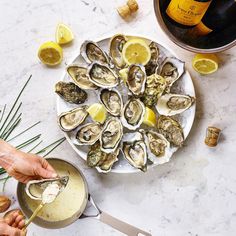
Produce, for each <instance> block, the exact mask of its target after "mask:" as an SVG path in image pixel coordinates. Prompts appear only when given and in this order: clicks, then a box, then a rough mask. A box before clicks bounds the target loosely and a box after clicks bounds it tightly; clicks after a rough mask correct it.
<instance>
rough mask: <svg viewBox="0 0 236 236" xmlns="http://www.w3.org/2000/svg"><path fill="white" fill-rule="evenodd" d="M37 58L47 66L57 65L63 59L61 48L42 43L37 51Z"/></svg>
mask: <svg viewBox="0 0 236 236" xmlns="http://www.w3.org/2000/svg"><path fill="white" fill-rule="evenodd" d="M38 57H39V59H40V60H41V62H42V63H44V64H46V65H48V66H55V65H58V64H60V63H61V61H62V58H63V53H62V48H61V47H60V45H58V44H57V43H54V42H46V43H43V44H42V45H41V46H40V48H39V50H38Z"/></svg>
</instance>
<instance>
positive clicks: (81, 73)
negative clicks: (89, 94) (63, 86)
mask: <svg viewBox="0 0 236 236" xmlns="http://www.w3.org/2000/svg"><path fill="white" fill-rule="evenodd" d="M67 72H68V74H69V75H70V77H71V78H72V80H73V81H74V83H75V84H76V85H78V86H79V87H80V88H82V89H96V88H97V86H96V85H95V84H93V83H92V82H91V81H90V80H89V77H88V75H87V68H85V67H82V66H79V65H70V66H68V67H67Z"/></svg>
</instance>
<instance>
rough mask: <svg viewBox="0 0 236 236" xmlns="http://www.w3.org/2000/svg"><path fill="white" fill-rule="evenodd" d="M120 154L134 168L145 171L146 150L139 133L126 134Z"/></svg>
mask: <svg viewBox="0 0 236 236" xmlns="http://www.w3.org/2000/svg"><path fill="white" fill-rule="evenodd" d="M122 152H123V155H124V158H125V159H126V160H127V161H128V162H129V164H130V165H132V166H133V167H134V168H137V169H140V170H142V171H144V172H145V171H146V170H147V149H146V145H145V142H144V140H143V135H142V134H141V133H140V132H135V133H129V134H126V136H125V137H124V141H123V147H122Z"/></svg>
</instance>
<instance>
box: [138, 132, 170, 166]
mask: <svg viewBox="0 0 236 236" xmlns="http://www.w3.org/2000/svg"><path fill="white" fill-rule="evenodd" d="M141 132H142V133H143V134H144V137H145V143H146V146H147V150H148V151H147V152H148V159H149V160H150V161H152V162H153V163H155V164H163V163H165V162H168V161H169V160H170V157H171V151H170V143H169V141H168V140H167V139H166V138H165V137H164V136H163V135H162V134H159V133H158V132H156V131H154V130H147V131H144V130H142V131H141Z"/></svg>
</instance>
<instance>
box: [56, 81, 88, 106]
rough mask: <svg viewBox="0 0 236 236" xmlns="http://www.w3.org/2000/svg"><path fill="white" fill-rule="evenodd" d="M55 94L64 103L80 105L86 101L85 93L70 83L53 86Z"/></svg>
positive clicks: (59, 83)
mask: <svg viewBox="0 0 236 236" xmlns="http://www.w3.org/2000/svg"><path fill="white" fill-rule="evenodd" d="M55 92H56V93H57V94H58V95H59V96H60V97H61V98H63V99H64V100H65V101H66V102H69V103H75V104H80V103H84V102H85V101H86V99H87V96H88V95H87V93H86V92H85V91H84V90H82V89H81V88H79V87H78V86H77V85H75V84H74V83H72V82H69V83H66V82H62V81H60V82H58V83H56V85H55Z"/></svg>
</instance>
